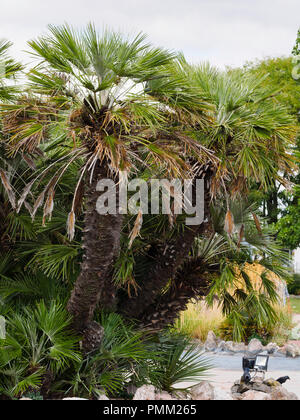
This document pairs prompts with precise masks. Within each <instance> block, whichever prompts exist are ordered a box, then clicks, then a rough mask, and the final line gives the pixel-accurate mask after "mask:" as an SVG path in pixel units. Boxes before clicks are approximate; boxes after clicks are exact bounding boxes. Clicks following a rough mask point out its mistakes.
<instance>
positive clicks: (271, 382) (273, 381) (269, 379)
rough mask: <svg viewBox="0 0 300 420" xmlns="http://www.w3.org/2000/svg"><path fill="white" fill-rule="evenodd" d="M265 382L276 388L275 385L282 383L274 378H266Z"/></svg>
mask: <svg viewBox="0 0 300 420" xmlns="http://www.w3.org/2000/svg"><path fill="white" fill-rule="evenodd" d="M263 383H264V384H265V385H267V386H269V387H271V388H274V387H275V386H281V383H280V382H277V381H276V380H275V379H274V378H268V379H265V380H264V382H263Z"/></svg>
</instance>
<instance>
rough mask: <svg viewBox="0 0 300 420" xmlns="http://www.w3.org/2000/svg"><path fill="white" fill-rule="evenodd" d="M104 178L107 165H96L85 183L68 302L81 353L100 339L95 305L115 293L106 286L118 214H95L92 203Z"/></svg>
mask: <svg viewBox="0 0 300 420" xmlns="http://www.w3.org/2000/svg"><path fill="white" fill-rule="evenodd" d="M105 178H108V169H107V165H105V164H100V163H97V165H96V167H95V169H94V173H93V178H92V182H91V183H87V187H86V192H85V207H86V211H85V217H84V226H85V227H84V235H83V248H84V256H83V262H82V264H81V272H80V274H79V276H78V278H77V281H76V283H75V286H74V289H73V291H72V294H71V297H70V300H69V302H68V311H69V312H70V314H71V315H72V317H73V327H74V328H75V329H76V330H77V331H79V332H80V333H82V334H83V349H84V351H85V352H89V351H91V350H94V349H96V348H97V347H99V345H100V343H101V340H102V336H103V331H102V327H101V326H100V325H98V324H96V323H95V322H94V321H93V315H94V311H95V309H96V307H97V305H98V304H99V303H100V304H101V299H103V300H104V301H105V302H107V301H108V300H113V299H114V293H115V292H114V288H113V287H112V284H110V276H109V273H110V270H111V267H112V264H113V261H114V258H115V257H116V255H117V254H118V252H119V247H120V232H121V227H122V216H121V215H120V214H119V213H118V211H117V213H116V214H106V215H100V214H99V213H98V212H97V209H96V203H97V200H98V198H99V195H100V194H99V192H97V189H96V187H97V184H98V182H99V181H100V180H101V179H105ZM116 195H117V194H116ZM117 204H118V203H117ZM117 210H118V205H117Z"/></svg>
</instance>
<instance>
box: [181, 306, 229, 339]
mask: <svg viewBox="0 0 300 420" xmlns="http://www.w3.org/2000/svg"><path fill="white" fill-rule="evenodd" d="M223 321H224V316H223V314H222V310H221V308H220V307H219V306H218V305H217V304H214V305H213V306H212V307H209V306H208V305H207V303H206V302H205V301H202V302H191V303H189V305H188V308H187V310H186V311H184V312H182V313H181V314H180V317H179V319H178V320H177V321H176V323H175V328H176V330H177V331H179V332H181V333H184V334H188V335H189V336H190V337H192V338H195V339H199V340H201V341H205V340H206V338H207V334H208V332H209V331H214V332H217V331H218V329H219V327H220V325H221V324H222V322H223Z"/></svg>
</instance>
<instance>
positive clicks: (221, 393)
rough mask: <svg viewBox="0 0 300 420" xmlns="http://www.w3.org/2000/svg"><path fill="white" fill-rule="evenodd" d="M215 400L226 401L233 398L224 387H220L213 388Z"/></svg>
mask: <svg viewBox="0 0 300 420" xmlns="http://www.w3.org/2000/svg"><path fill="white" fill-rule="evenodd" d="M214 399H215V400H216V401H227V400H233V396H232V395H231V394H230V393H229V392H228V391H225V390H224V389H221V388H215V398H214Z"/></svg>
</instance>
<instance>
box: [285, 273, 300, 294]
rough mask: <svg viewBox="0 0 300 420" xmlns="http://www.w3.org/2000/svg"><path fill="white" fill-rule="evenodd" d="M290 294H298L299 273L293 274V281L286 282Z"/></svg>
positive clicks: (299, 287) (299, 285)
mask: <svg viewBox="0 0 300 420" xmlns="http://www.w3.org/2000/svg"><path fill="white" fill-rule="evenodd" d="M288 291H289V294H290V295H300V274H294V276H293V281H292V282H291V283H289V284H288Z"/></svg>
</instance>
